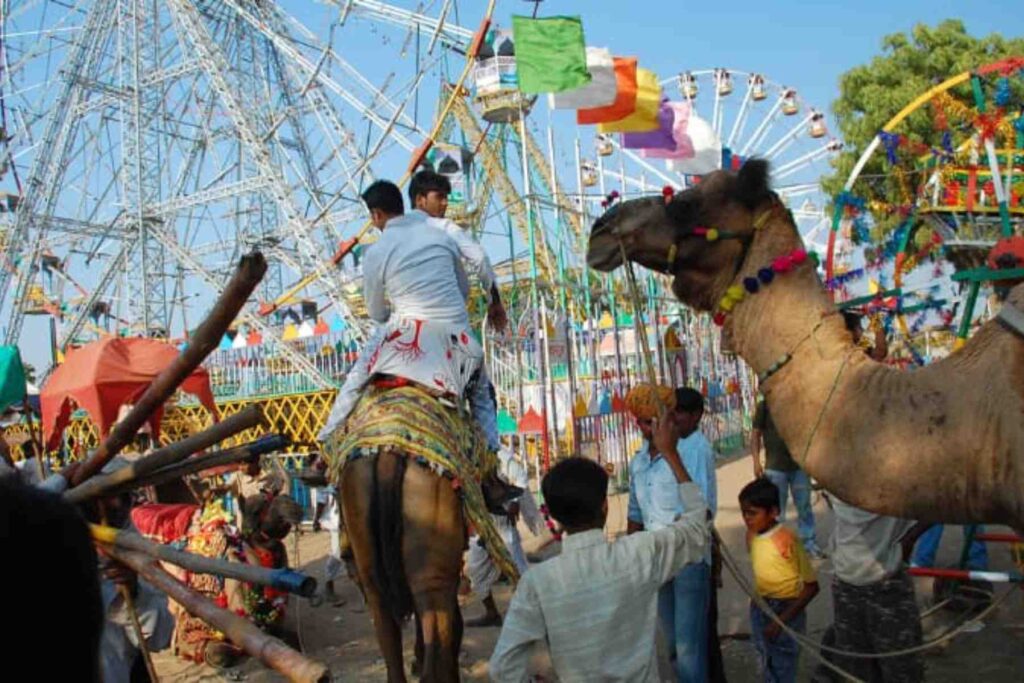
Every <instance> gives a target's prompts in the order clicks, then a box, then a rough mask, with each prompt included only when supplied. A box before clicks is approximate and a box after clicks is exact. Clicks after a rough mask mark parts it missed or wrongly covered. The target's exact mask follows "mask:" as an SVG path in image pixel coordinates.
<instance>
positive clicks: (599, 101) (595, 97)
mask: <svg viewBox="0 0 1024 683" xmlns="http://www.w3.org/2000/svg"><path fill="white" fill-rule="evenodd" d="M587 71H588V72H589V73H590V83H588V84H586V85H584V86H583V87H580V88H575V89H573V90H566V91H565V92H560V93H551V94H550V95H548V103H549V104H550V105H551V108H552V109H590V108H593V107H606V106H608V105H610V104H612V103H613V102H615V96H616V95H617V94H618V91H617V89H616V87H615V61H614V60H613V59H612V53H611V52H610V51H609V50H607V49H605V48H603V47H588V48H587Z"/></svg>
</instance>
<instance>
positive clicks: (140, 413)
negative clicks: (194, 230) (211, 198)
mask: <svg viewBox="0 0 1024 683" xmlns="http://www.w3.org/2000/svg"><path fill="white" fill-rule="evenodd" d="M266 272H267V262H266V260H265V259H264V258H263V255H262V254H261V253H259V252H253V253H251V254H247V255H246V256H243V257H242V259H241V261H240V262H239V264H238V268H237V269H236V270H235V274H234V275H233V276H232V277H231V280H230V281H229V282H228V284H227V286H225V287H224V291H223V292H221V294H220V296H219V297H218V298H217V301H216V302H215V303H214V304H213V308H212V309H211V310H210V313H209V314H208V315H207V316H206V320H204V321H203V323H202V324H201V325H200V326H199V329H198V330H196V333H195V335H194V336H193V337H192V338H191V339H189V342H188V346H187V347H186V348H185V350H184V351H182V352H181V353H180V354H179V355H178V356H177V357H176V358H175V359H174V361H173V362H172V363H171V364H170V365H168V366H167V367H166V368H164V370H163V371H162V372H161V373H160V374H159V375H157V376H156V377H155V378H154V379H153V381H152V382H151V383H150V385H149V386H148V387H147V388H146V390H145V392H143V394H142V396H140V397H139V399H138V400H137V401H136V402H135V405H134V406H133V407H132V409H131V410H130V411H129V412H128V415H126V416H125V417H124V419H123V420H121V421H120V422H119V423H118V424H117V425H115V426H114V429H113V430H112V431H111V432H110V435H109V436H108V437H107V438H106V439H105V440H104V441H103V443H102V444H100V447H99V448H98V449H97V450H96V452H95V453H93V455H92V457H91V458H89V459H88V460H86V461H85V462H84V463H82V466H81V467H79V468H78V469H77V470H76V471H75V473H74V474H73V475H72V480H71V483H72V484H73V485H76V486H77V485H78V484H80V483H82V482H83V481H85V480H86V479H88V478H89V477H91V476H92V475H94V474H96V473H97V472H99V471H100V470H101V469H103V466H104V465H106V464H107V463H108V462H109V461H110V459H111V458H113V457H114V456H115V455H117V454H118V453H119V452H120V451H121V449H122V448H124V447H125V446H126V445H128V443H130V442H131V440H132V439H133V438H134V437H135V434H136V433H137V432H138V431H139V429H140V428H142V426H143V425H144V424H145V423H146V421H147V420H148V419H149V417H150V416H151V415H152V414H153V412H154V411H156V410H157V409H158V408H159V407H160V406H162V405H163V404H164V403H166V402H167V399H169V398H170V397H171V396H172V395H173V394H174V392H175V391H176V390H177V389H178V387H179V386H180V385H181V383H182V382H184V381H185V378H187V377H188V376H189V375H190V374H192V371H194V370H195V369H196V368H197V367H199V364H200V363H202V362H203V361H204V360H205V359H206V357H207V356H209V355H210V353H212V352H213V350H214V349H216V348H217V346H218V345H219V344H220V340H221V338H223V336H224V332H225V331H226V330H227V329H228V325H230V324H231V322H232V321H233V320H234V319H235V316H237V315H238V312H239V311H240V310H242V307H243V306H244V305H245V302H246V301H247V300H248V298H249V295H251V294H252V293H253V291H254V290H255V289H256V285H258V284H259V282H260V280H261V279H263V275H264V273H266Z"/></svg>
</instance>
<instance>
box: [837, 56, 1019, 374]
mask: <svg viewBox="0 0 1024 683" xmlns="http://www.w3.org/2000/svg"><path fill="white" fill-rule="evenodd" d="M1012 72H1017V73H1020V74H1024V57H1009V58H1005V59H1000V60H996V61H994V62H990V63H987V64H984V65H981V66H979V67H977V68H975V69H971V70H968V71H964V72H962V73H959V74H956V75H954V76H952V77H950V78H947V79H946V80H944V81H942V82H941V83H938V84H937V85H934V86H933V87H931V88H929V89H927V90H926V91H925V92H923V93H921V94H919V95H918V96H917V97H916V98H914V99H913V100H912V101H911V102H909V103H907V104H906V105H905V106H904V107H903V108H902V109H901V110H900V111H899V112H897V113H896V115H895V116H893V117H892V118H891V119H889V121H887V122H886V123H885V125H883V126H882V128H881V130H880V131H879V132H878V133H877V134H876V135H875V136H874V137H873V138H872V140H871V142H870V143H868V145H867V146H866V147H865V149H864V151H863V152H862V153H861V155H860V156H859V157H858V159H857V161H856V163H855V164H854V167H853V169H852V170H851V172H850V175H849V177H848V178H847V180H846V182H845V184H844V186H843V192H844V193H847V194H849V193H852V192H853V191H854V189H855V186H856V183H857V181H858V179H859V178H860V177H861V174H862V172H863V171H864V168H865V166H866V165H867V164H868V162H869V161H870V159H871V158H872V157H873V156H874V155H875V154H878V153H880V149H879V148H880V147H884V146H885V144H886V140H887V139H888V140H889V141H890V142H889V144H893V142H892V141H893V140H895V137H898V135H899V133H898V131H899V130H900V126H901V124H903V123H904V122H905V121H906V120H907V119H908V118H909V117H911V116H912V115H913V114H914V113H915V112H917V111H919V110H920V109H922V108H923V107H925V106H928V105H933V106H934V103H935V102H936V101H937V98H939V97H942V96H944V95H947V93H949V91H951V90H953V89H954V88H957V87H959V86H965V85H969V86H970V88H971V99H972V104H973V107H974V110H975V113H976V114H982V115H983V114H984V113H985V111H986V107H987V104H986V97H985V93H984V90H985V88H984V87H983V84H982V82H981V78H983V77H988V76H992V75H999V74H1001V75H1002V76H1003V77H1004V78H1005V77H1006V76H1007V75H1008V74H1010V73H1012ZM1019 116H1020V115H1019V114H1017V115H1014V116H1013V117H1012V118H1014V119H1018V118H1019ZM979 121H980V119H974V120H972V121H970V122H968V125H967V127H966V128H965V129H964V130H963V131H960V132H961V133H962V134H964V139H963V140H962V141H959V142H958V143H957V144H956V145H955V150H954V149H950V150H947V151H946V152H947V153H946V154H945V155H942V154H934V152H933V153H932V154H933V157H934V161H935V164H934V167H933V168H932V169H931V170H930V171H928V172H927V173H926V177H925V179H924V181H923V182H921V183H920V185H919V187H918V189H917V191H916V194H915V196H914V197H913V199H912V201H911V205H910V207H909V209H910V214H909V215H908V216H907V218H906V219H904V221H903V222H904V223H905V224H906V223H909V222H911V221H915V220H917V222H918V223H921V224H923V223H925V222H927V223H929V224H931V225H932V226H933V227H935V228H936V229H938V230H940V231H942V232H943V233H947V234H948V235H949V236H953V235H954V234H959V233H960V232H961V231H962V230H963V226H964V225H965V224H966V223H970V224H972V225H974V224H985V225H988V226H989V227H990V228H993V230H991V232H994V233H998V234H999V235H1001V237H1003V238H1006V237H1011V236H1013V235H1014V234H1019V233H1020V231H1021V229H1022V226H1024V218H1020V217H1019V214H1021V213H1022V212H1021V210H1020V209H1016V210H1013V211H1011V209H1010V206H1009V202H1008V191H1007V186H1008V185H1009V184H1010V182H1011V181H1012V179H1013V177H1014V176H1013V168H1014V166H1016V165H1017V164H1016V162H1013V161H1012V160H1011V163H1010V165H1009V168H1008V169H1007V172H1006V173H1004V172H1003V168H1002V167H1001V164H1000V151H999V150H997V149H996V145H995V140H994V135H991V136H986V135H982V136H981V138H982V139H981V140H980V145H979V144H978V142H979V141H978V139H977V138H978V131H977V130H976V127H977V125H978V122H979ZM1015 127H1016V128H1017V129H1018V143H1017V146H1019V144H1020V143H1019V140H1020V139H1021V137H1022V133H1021V131H1024V126H1022V125H1020V121H1019V120H1018V121H1017V123H1016V124H1015ZM894 136H895V137H894ZM968 147H970V148H971V149H973V150H974V151H973V153H972V159H971V161H972V165H974V166H982V167H984V166H987V172H988V177H989V179H990V182H991V185H992V194H993V197H992V198H993V199H994V200H995V206H994V207H979V208H978V211H977V213H976V214H975V213H974V212H973V211H964V212H963V213H964V214H965V216H964V217H965V218H967V219H969V220H966V221H965V220H963V219H961V218H960V216H959V214H958V213H957V212H956V211H951V212H948V213H949V217H948V220H943V218H942V217H940V216H938V215H937V214H936V212H935V211H933V210H930V209H931V208H932V207H931V206H930V205H931V204H937V203H938V202H937V200H938V197H939V194H940V192H941V188H940V174H941V171H942V169H943V167H944V166H945V165H947V164H953V163H954V160H955V157H956V155H957V154H958V153H962V152H963V151H964V150H965V149H967V148H968ZM982 153H983V155H984V159H983V160H982V159H981V154H982ZM1003 156H1004V157H1005V156H1006V155H1005V154H1004V155H1003ZM983 194H984V193H982V195H983ZM922 209H923V210H924V211H923V213H925V214H926V215H924V216H923V217H922V216H920V215H918V214H919V212H921V210H922ZM1011 213H1016V214H1018V218H1016V219H1014V218H1013V217H1012V215H1011ZM967 214H971V215H970V216H967ZM842 221H843V213H842V207H841V206H839V205H838V204H837V206H836V208H835V211H834V214H833V216H832V221H831V229H830V231H829V235H828V246H827V251H826V261H825V276H826V278H829V279H831V278H833V277H834V275H835V274H836V272H837V267H836V256H837V255H839V254H840V253H849V251H850V250H851V248H850V246H849V244H846V243H844V244H840V233H841V231H840V227H841V224H842ZM951 225H952V226H953V227H950V226H951ZM913 233H914V230H913V229H907V230H905V231H904V233H903V235H902V237H901V238H900V240H899V242H900V243H899V245H898V252H897V253H896V255H895V259H894V260H893V272H892V278H893V284H892V289H890V290H887V291H885V292H881V293H880V294H874V295H868V296H864V297H858V298H856V299H852V300H848V301H845V302H840V305H846V306H851V305H860V304H864V303H869V302H870V301H871V300H874V299H875V298H877V297H879V296H885V295H889V296H894V297H896V298H898V299H900V300H901V303H900V305H897V306H896V309H895V312H894V317H895V320H896V323H897V327H898V329H899V331H900V333H901V335H902V336H903V338H904V340H905V341H906V343H907V345H908V348H909V349H910V350H911V353H912V355H913V356H914V357H915V359H916V360H918V362H919V363H921V362H923V361H922V360H920V359H919V354H918V353H917V352H916V349H914V342H913V339H912V338H913V336H914V335H913V334H912V329H911V326H910V325H909V323H908V321H907V315H908V314H910V313H913V312H917V311H918V310H925V309H926V308H927V303H924V304H921V303H919V304H917V305H915V306H904V305H902V299H903V297H905V296H914V295H917V296H918V297H919V298H920V293H919V291H917V290H914V289H908V288H907V287H906V282H905V278H906V277H907V276H908V275H909V274H910V271H911V270H912V269H913V267H914V264H915V263H916V261H917V260H918V259H915V258H914V254H912V253H911V252H910V251H909V249H910V248H911V247H912V245H913V240H912V237H913ZM973 237H974V235H967V234H965V235H964V236H963V238H962V239H959V240H957V243H958V244H960V245H963V246H967V247H973V248H976V249H986V248H988V247H991V246H992V245H993V244H994V241H986V240H978V239H973ZM848 241H849V240H846V242H848ZM980 270H986V269H980ZM1018 270H1020V269H1018ZM983 275H986V273H981V272H979V269H975V270H974V271H972V270H967V271H965V272H962V273H956V274H954V275H952V277H951V278H950V279H951V280H953V281H958V282H960V283H962V284H966V286H967V293H966V296H965V297H953V302H954V303H955V304H956V306H959V305H960V304H963V310H962V311H960V322H959V325H958V326H957V329H956V337H955V342H954V349H956V348H959V347H961V346H962V345H963V344H964V343H965V342H966V340H967V337H968V336H969V334H970V326H971V322H972V319H973V314H974V309H975V306H976V303H977V299H978V294H979V291H980V288H981V284H982V281H983V278H982V276H983ZM987 275H988V276H992V277H996V278H998V277H1002V276H1001V275H999V274H994V273H987ZM1007 277H1008V276H1007ZM919 289H920V288H919ZM943 302H944V300H943Z"/></svg>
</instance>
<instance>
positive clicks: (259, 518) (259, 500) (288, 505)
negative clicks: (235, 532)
mask: <svg viewBox="0 0 1024 683" xmlns="http://www.w3.org/2000/svg"><path fill="white" fill-rule="evenodd" d="M301 521H302V506H301V505H299V504H298V503H297V502H295V500H294V499H293V498H292V497H291V496H285V495H279V496H268V495H265V494H259V495H255V496H249V497H248V498H246V499H245V500H244V502H243V504H242V532H243V533H244V534H245V535H246V536H251V537H254V538H255V537H258V536H260V535H262V536H265V537H267V538H270V539H282V538H284V537H285V536H287V535H288V532H290V531H291V529H292V526H294V525H295V524H298V523H299V522H301ZM257 532H259V533H257Z"/></svg>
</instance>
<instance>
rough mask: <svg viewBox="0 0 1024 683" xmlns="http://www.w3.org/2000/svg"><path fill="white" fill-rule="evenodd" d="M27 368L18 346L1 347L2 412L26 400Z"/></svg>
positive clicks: (0, 387)
mask: <svg viewBox="0 0 1024 683" xmlns="http://www.w3.org/2000/svg"><path fill="white" fill-rule="evenodd" d="M25 391H26V390H25V366H24V365H22V363H21V353H19V352H18V347H17V346H0V412H2V411H4V410H7V409H8V408H10V407H11V406H12V405H14V404H15V403H21V402H22V401H24V400H25Z"/></svg>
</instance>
